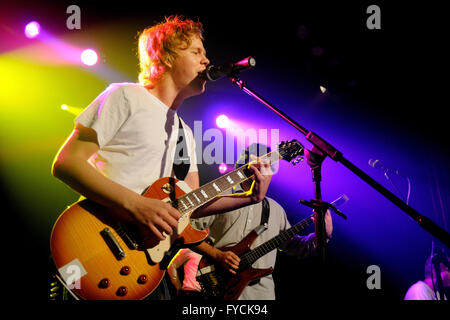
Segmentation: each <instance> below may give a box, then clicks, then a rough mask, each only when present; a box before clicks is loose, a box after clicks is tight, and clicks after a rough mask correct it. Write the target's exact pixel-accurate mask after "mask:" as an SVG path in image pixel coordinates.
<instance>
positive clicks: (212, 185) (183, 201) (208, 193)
mask: <svg viewBox="0 0 450 320" xmlns="http://www.w3.org/2000/svg"><path fill="white" fill-rule="evenodd" d="M261 159H268V160H269V163H270V164H273V163H275V162H277V161H279V160H280V159H281V156H280V154H279V153H278V151H272V152H270V153H267V154H265V155H264V156H262V157H261ZM253 175H254V174H253V172H252V171H251V170H250V169H248V165H247V164H245V165H243V166H241V167H239V168H237V169H235V170H233V171H231V172H229V173H227V174H225V175H223V176H221V177H219V178H217V179H215V180H213V181H211V182H209V183H207V184H205V185H203V186H201V187H200V188H198V189H196V190H193V191H191V192H189V193H187V194H185V195H183V196H181V197H179V198H177V199H176V200H175V204H173V205H174V206H175V207H177V209H178V210H179V211H180V213H181V214H186V213H190V212H192V211H194V210H195V209H197V208H199V207H201V206H203V205H204V204H206V203H208V202H210V201H212V200H213V199H215V198H216V197H217V196H218V195H220V194H221V193H223V192H226V191H228V190H230V189H231V188H232V187H234V186H236V185H238V184H240V183H242V182H244V181H245V180H247V179H249V178H251V177H252V176H253Z"/></svg>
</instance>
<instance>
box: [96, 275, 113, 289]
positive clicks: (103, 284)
mask: <svg viewBox="0 0 450 320" xmlns="http://www.w3.org/2000/svg"><path fill="white" fill-rule="evenodd" d="M110 284H111V282H110V281H109V279H108V278H104V279H102V280H101V281H100V282H99V284H98V287H99V288H101V289H106V288H108V287H109V285H110Z"/></svg>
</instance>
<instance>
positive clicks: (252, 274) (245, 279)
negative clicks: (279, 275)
mask: <svg viewBox="0 0 450 320" xmlns="http://www.w3.org/2000/svg"><path fill="white" fill-rule="evenodd" d="M256 237H258V234H257V233H256V232H255V231H252V232H250V233H249V234H248V235H247V236H246V237H245V238H244V239H242V240H241V241H240V242H239V243H238V244H236V245H234V246H230V247H224V248H219V250H222V251H232V252H234V253H235V254H236V255H237V256H238V257H240V256H242V255H243V254H245V253H246V252H248V251H250V246H251V245H252V244H253V242H254V241H255V239H256ZM198 270H199V271H198V273H197V275H198V276H197V280H198V281H199V283H200V284H201V285H202V287H203V289H204V291H205V293H206V294H207V295H208V296H210V297H212V298H215V299H223V300H237V299H238V298H239V296H240V295H241V294H242V292H243V291H244V289H245V288H246V287H247V286H248V285H249V284H250V283H251V282H254V281H256V280H259V279H260V278H262V277H264V276H267V275H269V274H271V273H272V272H273V268H266V269H254V268H252V267H251V266H248V267H246V268H244V269H241V267H240V268H239V270H238V271H237V272H236V274H235V275H234V274H232V273H231V272H229V271H228V270H227V269H225V268H224V267H222V266H221V265H219V264H216V262H214V261H213V260H212V259H210V258H208V257H203V258H202V259H201V260H200V263H199V266H198Z"/></svg>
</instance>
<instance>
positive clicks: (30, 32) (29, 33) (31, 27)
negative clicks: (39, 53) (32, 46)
mask: <svg viewBox="0 0 450 320" xmlns="http://www.w3.org/2000/svg"><path fill="white" fill-rule="evenodd" d="M40 32H41V26H40V25H39V23H37V22H36V21H31V22H30V23H28V24H27V25H26V26H25V36H26V37H27V38H28V39H33V38H35V37H37V36H38V35H39V33H40Z"/></svg>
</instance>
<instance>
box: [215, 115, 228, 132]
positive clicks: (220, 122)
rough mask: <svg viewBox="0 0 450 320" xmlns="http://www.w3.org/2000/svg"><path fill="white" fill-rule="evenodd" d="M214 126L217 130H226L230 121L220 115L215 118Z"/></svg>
mask: <svg viewBox="0 0 450 320" xmlns="http://www.w3.org/2000/svg"><path fill="white" fill-rule="evenodd" d="M216 124H217V126H218V127H219V128H222V129H224V128H228V126H229V125H230V119H228V117H227V116H226V115H224V114H221V115H220V116H218V117H217V118H216Z"/></svg>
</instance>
